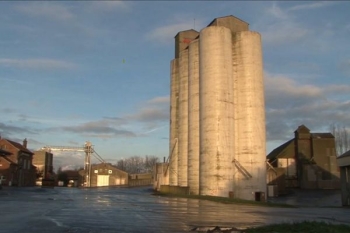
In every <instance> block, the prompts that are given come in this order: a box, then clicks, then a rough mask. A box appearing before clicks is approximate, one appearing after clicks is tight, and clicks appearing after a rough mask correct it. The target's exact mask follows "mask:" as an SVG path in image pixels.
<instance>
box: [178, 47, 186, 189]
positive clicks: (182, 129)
mask: <svg viewBox="0 0 350 233" xmlns="http://www.w3.org/2000/svg"><path fill="white" fill-rule="evenodd" d="M179 76H180V79H179V80H180V81H179V135H178V144H179V152H178V164H177V165H178V166H177V167H178V174H177V177H178V178H177V179H178V185H179V186H182V187H184V186H187V185H188V49H185V50H183V51H181V52H180V58H179Z"/></svg>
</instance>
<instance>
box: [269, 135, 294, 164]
mask: <svg viewBox="0 0 350 233" xmlns="http://www.w3.org/2000/svg"><path fill="white" fill-rule="evenodd" d="M291 143H294V138H293V139H290V140H289V141H287V142H285V143H283V144H282V145H280V146H279V147H277V148H276V149H274V150H273V151H271V152H270V153H269V154H268V155H267V159H270V160H271V159H275V158H276V157H277V156H278V155H279V154H280V153H281V152H282V151H284V150H285V149H286V148H287V147H288V146H289V145H290V144H291Z"/></svg>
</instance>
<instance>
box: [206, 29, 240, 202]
mask: <svg viewBox="0 0 350 233" xmlns="http://www.w3.org/2000/svg"><path fill="white" fill-rule="evenodd" d="M199 38H200V40H199V77H200V84H199V85H200V86H199V103H200V105H199V108H200V110H199V112H200V168H199V171H200V177H199V184H200V187H199V189H200V195H210V196H228V194H229V192H230V191H232V185H233V181H232V159H231V156H232V153H233V148H232V145H233V140H234V139H233V137H234V132H231V131H230V129H231V125H232V122H231V121H232V120H233V119H232V117H230V115H231V113H229V112H228V111H227V110H228V109H232V104H233V98H230V96H231V95H230V93H232V91H233V86H230V85H229V83H230V79H232V33H231V30H230V29H228V28H226V27H222V26H215V27H207V28H204V29H202V30H201V32H200V37H199Z"/></svg>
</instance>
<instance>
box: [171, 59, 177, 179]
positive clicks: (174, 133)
mask: <svg viewBox="0 0 350 233" xmlns="http://www.w3.org/2000/svg"><path fill="white" fill-rule="evenodd" d="M170 85H171V86H170V129H169V137H170V139H169V141H170V142H169V158H170V159H169V184H170V185H177V184H178V180H177V173H178V170H177V169H178V167H177V166H178V163H177V160H178V154H179V150H178V148H179V143H178V137H179V59H174V60H172V61H171V84H170Z"/></svg>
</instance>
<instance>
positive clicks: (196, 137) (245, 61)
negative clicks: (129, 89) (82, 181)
mask: <svg viewBox="0 0 350 233" xmlns="http://www.w3.org/2000/svg"><path fill="white" fill-rule="evenodd" d="M171 67H172V73H171V95H170V96H171V97H170V99H171V100H170V101H171V107H170V109H171V110H170V111H171V116H170V117H171V119H170V164H169V167H170V171H175V172H174V173H170V179H169V180H170V182H169V183H170V185H172V186H177V187H174V189H172V190H175V192H184V189H183V188H188V190H189V193H190V194H200V195H211V196H222V197H228V196H232V194H233V196H234V197H236V198H242V199H249V200H254V199H256V197H257V194H258V195H260V194H261V193H265V192H266V164H265V158H266V155H265V143H266V141H265V140H266V138H265V110H264V87H263V63H262V51H261V37H260V35H259V33H257V32H251V31H249V24H248V23H246V22H244V21H242V20H240V19H238V18H236V17H234V16H227V17H220V18H216V19H214V20H213V21H212V22H211V23H210V24H209V25H208V27H206V28H204V29H202V30H201V31H200V33H198V32H196V31H194V30H187V31H182V32H179V33H178V34H177V35H176V36H175V59H174V60H173V61H172V63H171ZM175 173H176V174H177V175H176V174H175ZM176 190H177V191H176ZM260 198H261V196H260Z"/></svg>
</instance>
